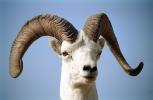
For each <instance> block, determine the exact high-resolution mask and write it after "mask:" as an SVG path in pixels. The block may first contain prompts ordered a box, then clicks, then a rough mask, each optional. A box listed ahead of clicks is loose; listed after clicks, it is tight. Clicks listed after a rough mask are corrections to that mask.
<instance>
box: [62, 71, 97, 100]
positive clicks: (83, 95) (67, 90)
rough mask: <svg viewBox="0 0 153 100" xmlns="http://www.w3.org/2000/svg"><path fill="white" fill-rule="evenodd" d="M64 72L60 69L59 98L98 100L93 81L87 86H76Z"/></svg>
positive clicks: (65, 99) (63, 99) (64, 99)
mask: <svg viewBox="0 0 153 100" xmlns="http://www.w3.org/2000/svg"><path fill="white" fill-rule="evenodd" d="M64 70H65V69H64ZM67 71H68V70H67ZM64 72H65V71H63V70H62V74H61V83H60V97H61V100H98V95H97V89H96V84H95V82H93V83H92V84H90V85H87V86H86V85H84V86H76V85H74V84H73V83H72V82H71V80H70V79H69V78H68V77H69V76H67V74H66V73H64Z"/></svg>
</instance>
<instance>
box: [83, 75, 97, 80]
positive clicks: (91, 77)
mask: <svg viewBox="0 0 153 100" xmlns="http://www.w3.org/2000/svg"><path fill="white" fill-rule="evenodd" d="M84 78H85V79H87V80H95V79H96V77H94V76H84Z"/></svg>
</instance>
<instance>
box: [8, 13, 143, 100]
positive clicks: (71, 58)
mask: <svg viewBox="0 0 153 100" xmlns="http://www.w3.org/2000/svg"><path fill="white" fill-rule="evenodd" d="M42 36H52V37H54V38H55V39H53V40H52V41H50V44H51V46H52V48H53V50H54V51H55V52H56V53H58V54H59V55H60V56H61V58H62V70H61V83H60V97H61V100H98V95H97V89H96V84H95V81H96V77H97V75H98V68H97V61H98V60H99V58H100V55H101V52H102V49H103V46H104V41H106V43H107V45H108V46H109V48H110V50H111V52H112V53H113V54H114V56H115V58H116V59H117V61H118V62H119V64H120V65H121V67H122V68H123V69H124V71H125V72H126V73H127V74H129V75H131V76H136V75H138V74H139V73H140V72H141V70H142V68H143V62H140V64H139V65H138V67H136V68H135V69H133V68H132V67H131V66H130V65H129V64H128V63H127V61H126V60H125V58H124V56H123V55H122V52H121V50H120V47H119V44H118V42H117V38H116V36H115V34H114V31H113V28H112V25H111V23H110V21H109V19H108V17H107V15H106V14H104V13H99V14H95V15H92V16H90V17H89V18H88V19H87V21H86V23H85V25H84V27H83V30H81V31H78V30H77V29H76V28H75V27H74V26H73V25H72V24H71V23H70V22H68V21H67V20H65V19H64V18H62V17H59V16H56V15H50V14H45V15H39V16H36V17H34V18H32V19H31V20H29V21H27V23H26V24H25V25H24V26H23V27H22V29H21V31H20V32H19V34H18V35H17V37H16V39H15V41H14V42H13V45H12V48H11V52H10V74H11V76H12V77H13V78H17V77H18V76H19V75H20V74H21V72H22V69H23V62H22V58H23V56H24V54H25V52H26V50H27V49H28V48H29V46H30V45H31V44H32V43H33V42H34V41H35V40H37V39H39V38H40V37H42ZM100 36H102V37H103V38H104V39H103V38H100Z"/></svg>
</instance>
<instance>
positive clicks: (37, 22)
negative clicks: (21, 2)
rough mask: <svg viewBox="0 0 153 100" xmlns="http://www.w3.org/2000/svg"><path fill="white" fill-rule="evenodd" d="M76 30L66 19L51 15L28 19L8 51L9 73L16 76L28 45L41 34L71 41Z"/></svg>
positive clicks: (76, 32) (21, 67) (74, 38)
mask: <svg viewBox="0 0 153 100" xmlns="http://www.w3.org/2000/svg"><path fill="white" fill-rule="evenodd" d="M77 34H78V31H77V30H76V29H75V27H74V26H73V25H72V24H71V23H70V22H68V21H67V20H66V19H64V18H62V17H59V16H56V15H51V14H45V15H43V14H42V15H39V16H36V17H33V18H32V19H31V20H28V21H27V22H26V23H25V24H24V25H23V27H22V28H21V30H20V32H19V34H18V35H17V37H16V38H15V40H14V42H13V44H12V47H11V51H10V63H9V64H10V75H11V76H12V77H13V78H16V77H18V76H19V75H20V73H21V71H22V69H23V62H22V57H23V56H24V53H25V52H26V50H27V49H28V48H29V47H30V45H31V44H32V43H33V42H34V41H35V40H37V39H38V38H40V37H42V36H52V37H55V38H56V39H57V40H58V41H60V42H62V41H68V42H71V43H73V42H74V41H75V40H76V37H77Z"/></svg>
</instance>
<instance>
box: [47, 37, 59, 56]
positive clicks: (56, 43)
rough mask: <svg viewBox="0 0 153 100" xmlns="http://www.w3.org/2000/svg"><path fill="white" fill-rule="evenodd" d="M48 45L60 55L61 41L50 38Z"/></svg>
mask: <svg viewBox="0 0 153 100" xmlns="http://www.w3.org/2000/svg"><path fill="white" fill-rule="evenodd" d="M49 45H50V46H51V47H52V48H53V50H54V51H55V52H56V53H57V54H59V55H61V43H60V42H59V41H58V40H57V39H53V40H50V41H49Z"/></svg>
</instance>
